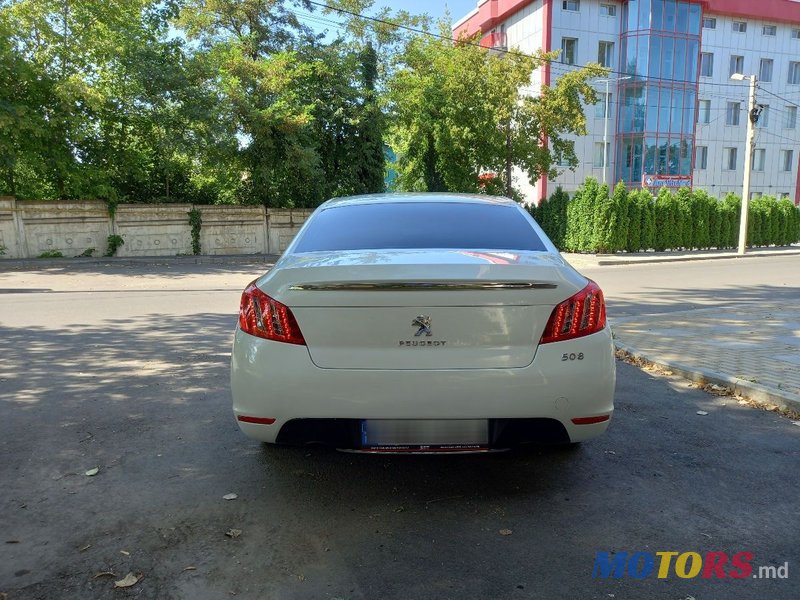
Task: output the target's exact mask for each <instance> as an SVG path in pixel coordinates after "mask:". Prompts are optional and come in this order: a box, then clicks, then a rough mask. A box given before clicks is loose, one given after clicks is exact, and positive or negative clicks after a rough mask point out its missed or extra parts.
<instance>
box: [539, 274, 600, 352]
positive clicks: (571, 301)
mask: <svg viewBox="0 0 800 600" xmlns="http://www.w3.org/2000/svg"><path fill="white" fill-rule="evenodd" d="M605 326H606V303H605V300H603V292H602V291H601V290H600V286H598V285H597V284H596V283H595V282H594V281H591V280H590V281H589V284H588V285H587V286H586V287H585V288H583V289H582V290H581V291H580V292H578V293H577V294H575V295H574V296H572V297H571V298H567V299H566V300H564V301H563V302H562V303H561V304H559V305H558V306H556V307H555V308H554V309H553V314H551V315H550V320H549V321H548V322H547V327H545V328H544V333H543V334H542V339H541V341H540V342H539V343H540V344H549V343H550V342H563V341H564V340H571V339H573V338H578V337H582V336H584V335H589V334H591V333H597V332H598V331H600V330H601V329H603V327H605Z"/></svg>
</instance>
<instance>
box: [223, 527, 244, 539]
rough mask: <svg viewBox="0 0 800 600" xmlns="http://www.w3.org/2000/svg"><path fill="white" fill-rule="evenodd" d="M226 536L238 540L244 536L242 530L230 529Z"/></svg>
mask: <svg viewBox="0 0 800 600" xmlns="http://www.w3.org/2000/svg"><path fill="white" fill-rule="evenodd" d="M225 535H227V536H228V537H229V538H237V537H239V536H240V535H242V530H241V529H228V531H226V532H225Z"/></svg>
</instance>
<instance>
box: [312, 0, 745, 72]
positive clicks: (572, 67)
mask: <svg viewBox="0 0 800 600" xmlns="http://www.w3.org/2000/svg"><path fill="white" fill-rule="evenodd" d="M307 2H308V4H311V5H312V6H317V7H319V8H323V9H326V10H329V11H333V12H337V13H339V14H343V15H349V16H351V17H356V18H358V19H364V20H365V21H372V22H374V23H379V24H381V25H388V26H389V27H394V28H396V29H403V30H405V31H408V32H411V33H416V34H418V35H426V36H429V37H433V38H436V39H440V40H445V41H448V42H453V41H454V40H453V37H452V36H445V35H441V34H438V33H434V32H432V31H427V30H425V29H419V28H417V27H411V26H409V25H403V24H402V23H396V22H394V21H388V20H386V19H381V18H378V17H373V16H369V15H364V14H361V13H357V12H355V11H351V10H348V9H346V8H339V7H336V6H331V5H329V4H325V3H323V2H315V1H314V0H307ZM459 43H461V44H464V45H467V46H473V47H476V48H483V49H486V48H485V47H484V46H481V44H480V43H476V42H468V41H463V40H461V41H459ZM492 50H493V51H494V52H497V53H500V54H506V55H510V56H518V57H522V58H532V56H531V55H530V54H526V53H524V52H519V51H517V50H509V49H507V48H492ZM545 62H547V63H549V64H550V66H551V67H554V66H557V65H561V68H563V69H566V71H564V72H565V73H566V72H567V71H569V70H573V71H574V70H578V69H581V68H583V67H581V66H580V65H569V64H567V63H562V62H559V61H555V60H553V59H546V60H545ZM606 68H607V69H608V72H609V74H613V75H623V76H630V74H629V73H626V72H625V71H616V70H614V69H611V68H609V67H606ZM646 80H647V81H648V82H668V83H683V84H686V85H692V84H693V82H690V81H686V80H684V79H672V78H667V77H648V78H647V79H646ZM707 85H717V86H721V87H738V86H739V84H736V83H711V84H707Z"/></svg>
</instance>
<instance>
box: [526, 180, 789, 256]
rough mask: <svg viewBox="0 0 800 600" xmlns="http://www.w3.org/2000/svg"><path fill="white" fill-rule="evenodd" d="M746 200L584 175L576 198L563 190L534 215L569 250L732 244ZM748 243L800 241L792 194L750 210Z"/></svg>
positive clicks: (755, 203)
mask: <svg viewBox="0 0 800 600" xmlns="http://www.w3.org/2000/svg"><path fill="white" fill-rule="evenodd" d="M740 211H741V199H740V198H739V197H738V196H736V195H735V194H728V195H726V196H725V198H723V199H722V200H717V199H716V198H713V197H711V196H710V195H709V194H708V193H707V192H705V191H704V190H688V189H680V190H678V191H677V192H676V193H673V192H672V191H671V190H668V189H666V188H662V189H661V190H659V192H658V195H657V196H655V197H654V196H653V195H652V194H651V193H650V192H649V191H648V190H646V189H634V190H628V189H627V188H626V187H625V186H624V185H623V184H621V183H620V184H618V185H617V187H616V188H615V189H614V192H613V193H612V194H609V190H608V187H607V186H606V185H600V184H598V182H597V180H596V179H593V178H591V177H590V178H587V179H586V181H585V182H584V184H583V185H582V186H581V187H580V188H578V190H577V191H576V192H575V194H574V195H573V196H572V198H570V197H569V194H567V193H566V192H565V191H563V190H562V189H561V188H558V189H556V191H555V192H554V193H553V195H552V196H550V198H549V199H547V200H545V201H544V202H542V204H541V205H539V206H538V207H532V208H531V214H532V215H533V216H534V218H536V220H537V221H538V222H539V224H540V225H541V226H542V228H543V229H544V230H545V231H546V232H547V235H548V236H549V237H550V239H552V240H553V243H554V244H555V245H556V246H557V247H558V248H559V249H560V250H564V251H567V252H593V253H594V252H602V253H611V252H619V251H623V250H624V251H627V252H641V251H646V250H657V251H663V250H704V249H708V248H718V249H723V248H735V247H737V245H738V240H739V214H740ZM748 215H749V216H748V233H747V242H748V246H750V247H755V246H773V245H775V246H786V245H788V244H792V243H795V242H800V208H798V207H796V206H795V205H794V203H793V202H792V201H791V200H788V199H782V200H777V199H775V198H773V197H771V196H763V197H760V198H756V199H754V200H752V201H751V202H750V204H749V210H748Z"/></svg>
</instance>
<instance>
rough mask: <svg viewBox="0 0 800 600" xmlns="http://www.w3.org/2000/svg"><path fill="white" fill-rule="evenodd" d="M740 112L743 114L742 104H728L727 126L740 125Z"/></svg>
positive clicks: (726, 112) (726, 113)
mask: <svg viewBox="0 0 800 600" xmlns="http://www.w3.org/2000/svg"><path fill="white" fill-rule="evenodd" d="M740 112H742V103H741V102H728V107H727V109H726V110H725V125H738V124H739V113H740Z"/></svg>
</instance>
